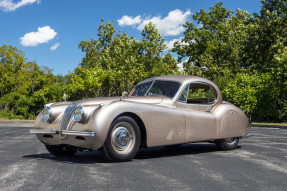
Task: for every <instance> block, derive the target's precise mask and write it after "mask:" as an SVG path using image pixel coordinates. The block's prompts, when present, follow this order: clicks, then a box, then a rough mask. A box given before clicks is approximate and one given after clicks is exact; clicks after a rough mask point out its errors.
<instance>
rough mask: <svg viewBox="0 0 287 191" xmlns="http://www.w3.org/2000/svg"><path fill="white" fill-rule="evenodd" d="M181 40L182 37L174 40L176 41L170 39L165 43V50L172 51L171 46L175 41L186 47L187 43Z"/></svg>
mask: <svg viewBox="0 0 287 191" xmlns="http://www.w3.org/2000/svg"><path fill="white" fill-rule="evenodd" d="M182 39H183V38H182V37H179V38H176V39H172V40H171V41H166V46H167V49H172V48H173V45H174V43H175V42H176V41H179V43H180V44H181V45H188V43H185V42H181V40H182Z"/></svg>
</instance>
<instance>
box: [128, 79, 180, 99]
mask: <svg viewBox="0 0 287 191" xmlns="http://www.w3.org/2000/svg"><path fill="white" fill-rule="evenodd" d="M179 86H180V84H179V82H175V81H165V80H155V81H151V82H146V83H142V84H139V85H137V86H136V87H135V88H134V89H133V91H132V92H131V94H130V96H167V97H169V98H173V97H174V96H175V94H176V92H177V90H178V88H179Z"/></svg>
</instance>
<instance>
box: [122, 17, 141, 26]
mask: <svg viewBox="0 0 287 191" xmlns="http://www.w3.org/2000/svg"><path fill="white" fill-rule="evenodd" d="M141 21H142V19H141V16H140V15H138V16H136V17H134V18H133V17H130V16H127V15H124V16H123V17H122V18H121V19H119V20H118V23H119V25H120V26H132V25H136V24H139V23H140V22H141Z"/></svg>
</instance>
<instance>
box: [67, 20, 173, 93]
mask: <svg viewBox="0 0 287 191" xmlns="http://www.w3.org/2000/svg"><path fill="white" fill-rule="evenodd" d="M142 35H143V39H142V41H137V40H136V39H134V38H133V37H129V36H128V35H127V34H126V33H125V32H121V31H119V33H117V34H115V30H114V26H113V23H111V22H108V23H107V24H106V25H105V24H104V23H102V24H101V25H100V27H99V29H98V39H94V38H92V39H91V40H90V41H82V42H81V43H80V44H79V47H80V48H81V50H82V51H83V52H85V53H86V56H85V57H84V58H83V59H82V62H81V63H80V66H79V67H78V68H77V69H76V70H75V73H74V74H73V76H72V78H71V82H72V86H71V88H72V90H73V91H74V92H78V93H79V92H80V95H79V96H83V97H91V96H114V95H121V93H122V92H123V91H130V90H131V89H132V88H133V86H134V85H136V84H137V83H138V82H140V81H142V80H144V79H146V78H148V77H153V76H158V75H165V74H175V73H177V66H176V64H177V62H176V60H175V59H174V58H172V56H171V55H170V54H169V53H167V54H165V55H163V51H164V50H165V49H166V45H165V43H164V39H163V38H162V36H161V35H160V34H159V32H158V30H157V29H156V28H155V26H154V25H153V24H152V23H149V24H148V25H146V26H145V28H144V29H143V31H142Z"/></svg>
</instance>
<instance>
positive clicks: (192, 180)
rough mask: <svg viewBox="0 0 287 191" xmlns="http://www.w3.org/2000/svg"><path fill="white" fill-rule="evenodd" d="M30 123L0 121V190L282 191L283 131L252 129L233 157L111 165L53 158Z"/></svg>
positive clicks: (81, 156) (191, 152) (184, 150)
mask: <svg viewBox="0 0 287 191" xmlns="http://www.w3.org/2000/svg"><path fill="white" fill-rule="evenodd" d="M32 126H33V123H31V122H7V121H0V190H1V191H2V190H3V191H6V190H7V191H13V190H29V191H31V190H37V191H39V190H53V191H54V190H109V191H110V190H144V191H148V190H213V191H215V190H220V191H221V190H228V191H229V190H252V191H254V190H268V191H269V190H272V191H276V190H287V129H279V128H263V127H253V128H252V131H251V133H252V134H253V135H254V136H252V137H249V138H247V139H241V140H240V142H239V147H238V148H237V149H236V150H233V151H217V150H216V149H215V147H214V145H213V144H211V143H194V144H186V145H183V146H182V147H181V148H179V149H167V148H165V147H155V148H149V149H140V151H139V153H138V154H137V155H136V157H135V159H133V160H132V161H129V162H122V163H111V162H109V161H107V160H106V159H105V158H103V157H102V156H101V155H100V153H99V152H98V151H93V152H79V153H77V154H76V155H75V156H74V157H71V158H57V157H54V156H53V155H51V154H49V153H48V151H46V149H45V147H44V145H43V144H42V143H40V142H39V141H38V140H37V138H36V137H35V135H30V134H29V129H30V128H32Z"/></svg>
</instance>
